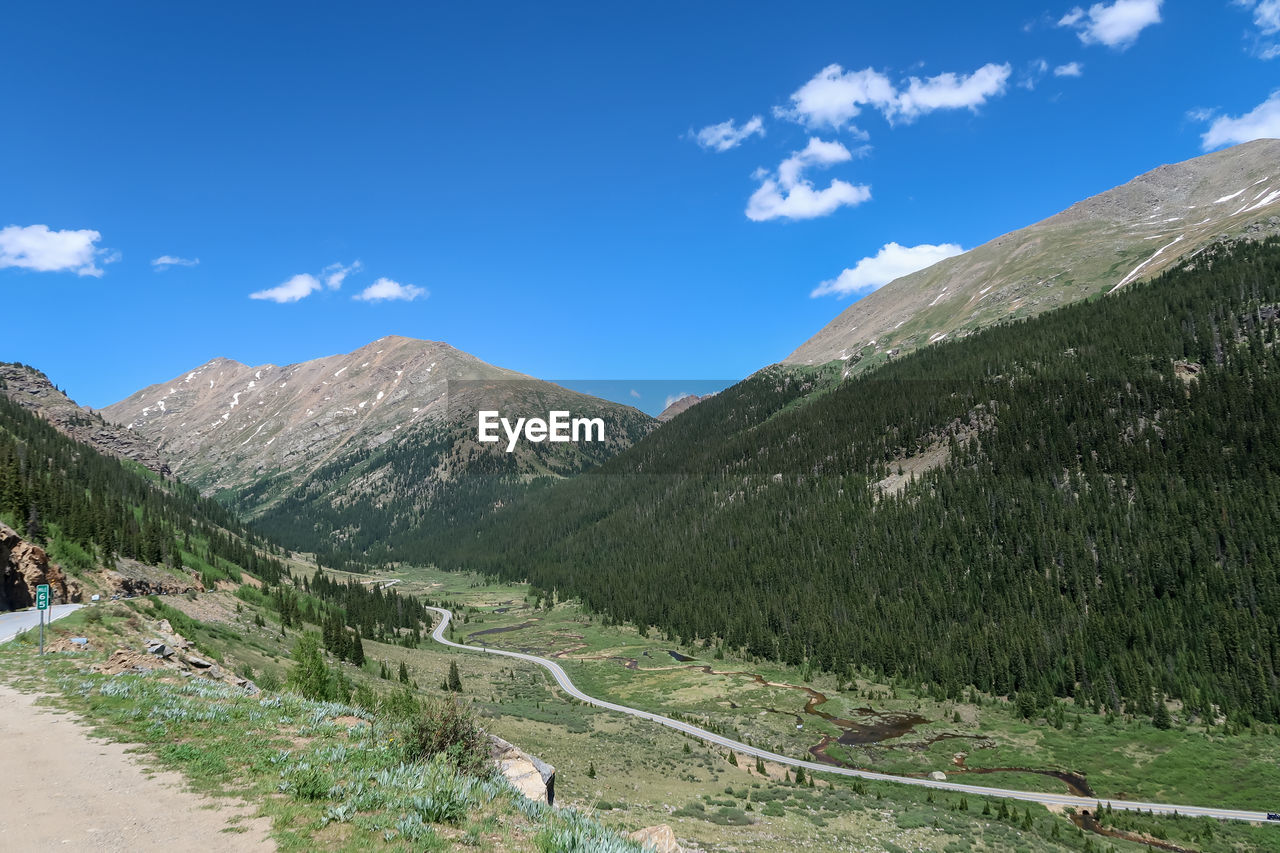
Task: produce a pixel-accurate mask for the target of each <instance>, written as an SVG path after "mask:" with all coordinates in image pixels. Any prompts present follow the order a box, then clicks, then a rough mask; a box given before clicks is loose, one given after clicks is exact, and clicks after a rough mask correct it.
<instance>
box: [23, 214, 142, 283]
mask: <svg viewBox="0 0 1280 853" xmlns="http://www.w3.org/2000/svg"><path fill="white" fill-rule="evenodd" d="M101 239H102V235H101V234H99V233H98V232H97V231H91V230H89V229H84V230H80V231H51V230H49V226H48V225H10V226H8V227H7V228H2V229H0V269H4V268H5V267H16V268H18V269H24V270H35V271H37V272H74V273H75V274H76V275H88V276H93V277H94V278H101V276H102V268H101V267H100V266H98V264H99V263H102V264H109V263H112V262H113V261H118V260H120V253H119V252H115V251H111V250H108V249H99V248H98V247H96V246H95V245H94V244H95V243H97V242H98V241H99V240H101Z"/></svg>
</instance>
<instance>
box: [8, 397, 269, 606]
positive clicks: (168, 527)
mask: <svg viewBox="0 0 1280 853" xmlns="http://www.w3.org/2000/svg"><path fill="white" fill-rule="evenodd" d="M0 519H4V520H5V521H7V522H8V523H9V524H11V525H13V526H14V527H15V529H17V530H18V531H19V532H20V533H24V534H25V535H26V537H27V538H28V539H31V540H33V541H35V542H37V543H39V544H43V545H46V546H48V548H49V550H50V554H51V556H52V557H53V558H54V559H55V560H56V561H58V562H60V563H63V564H64V565H65V566H66V567H68V568H72V569H77V570H88V569H91V568H94V567H96V566H101V565H110V564H111V563H112V562H113V561H114V559H115V558H116V557H128V558H132V559H136V560H139V561H141V562H143V563H147V564H149V565H156V566H159V565H167V566H169V567H170V568H174V569H183V568H189V569H194V570H196V571H198V572H200V573H201V574H202V575H203V576H204V579H205V582H206V584H207V585H211V584H212V583H214V582H216V581H217V580H219V579H222V578H232V579H234V580H237V581H238V580H239V575H238V573H239V571H241V570H243V571H248V572H251V573H253V574H254V575H256V576H258V577H259V578H262V579H263V580H266V581H268V582H274V581H276V580H277V579H278V578H279V577H280V575H281V573H282V571H283V567H282V565H281V563H280V561H279V560H278V559H276V558H274V557H271V556H266V555H265V554H264V551H269V550H271V548H272V546H271V545H270V544H269V543H268V542H266V541H265V540H263V539H261V537H259V536H258V535H257V534H255V533H253V532H251V531H249V530H247V529H246V528H245V527H244V526H243V525H242V524H241V523H240V522H239V521H238V520H236V518H235V517H234V516H233V515H231V513H229V512H228V511H227V510H226V509H225V508H224V507H222V506H221V505H220V504H218V503H216V502H215V501H212V500H207V499H205V498H202V497H200V495H199V494H198V493H197V492H196V490H195V489H193V488H191V487H189V486H186V485H184V484H182V483H179V482H177V481H172V480H162V479H161V478H160V477H159V476H158V475H155V474H153V473H151V472H148V471H146V469H144V468H143V467H142V466H141V465H138V464H135V463H130V462H124V461H121V460H119V459H115V458H112V457H108V456H104V455H102V454H100V453H98V452H97V451H96V450H94V449H92V448H90V447H88V446H87V445H84V444H80V443H79V442H76V441H73V440H72V439H70V438H68V437H67V436H65V435H63V434H62V433H60V432H58V431H57V430H56V429H55V428H54V427H53V426H51V425H50V424H48V423H46V422H45V421H43V420H41V419H40V418H38V417H36V416H35V415H33V414H31V413H30V412H28V411H27V410H25V409H23V408H22V407H20V406H18V405H17V404H16V403H14V402H12V401H11V400H9V399H8V398H7V397H2V396H0Z"/></svg>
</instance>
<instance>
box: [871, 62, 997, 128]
mask: <svg viewBox="0 0 1280 853" xmlns="http://www.w3.org/2000/svg"><path fill="white" fill-rule="evenodd" d="M1012 70H1013V69H1012V68H1010V67H1009V64H1008V63H1005V64H1004V65H996V64H995V63H987V64H986V65H984V66H982V67H981V68H979V69H978V70H977V71H975V72H973V73H972V74H970V75H968V76H964V75H957V74H953V73H951V72H947V73H946V74H939V75H938V76H936V77H929V78H927V79H924V80H921V79H919V78H918V77H912V78H911V80H910V82H909V83H908V85H907V88H906V89H905V90H904V91H902V92H900V93H898V97H897V98H896V99H895V101H894V114H896V115H899V116H901V117H902V118H903V119H905V120H906V121H912V120H914V119H915V118H917V117H918V116H921V115H923V114H925V113H930V112H933V111H934V110H955V109H961V108H965V107H967V108H969V109H977V108H978V107H980V106H982V105H983V104H985V103H986V102H987V99H988V98H992V97H994V96H996V95H1003V94H1004V91H1005V87H1006V86H1007V84H1008V82H1009V74H1010V72H1011V71H1012ZM892 117H893V116H892V115H890V116H889V118H891V119H892Z"/></svg>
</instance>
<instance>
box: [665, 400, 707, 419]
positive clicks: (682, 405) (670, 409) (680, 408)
mask: <svg viewBox="0 0 1280 853" xmlns="http://www.w3.org/2000/svg"><path fill="white" fill-rule="evenodd" d="M710 396H711V395H710V394H708V395H707V396H705V397H699V396H698V395H697V394H685V395H683V396H681V397H677V398H676V399H675V400H672V401H671V402H670V403H669V404H667V407H666V408H665V409H663V410H662V411H661V412H659V413H658V421H659V422H661V423H666V422H667V421H669V420H671V419H672V418H674V417H675V416H676V415H678V414H680V413H681V412H687V411H688V410H689V409H692V408H693V407H694V406H696V405H698V404H699V403H701V402H702V401H703V400H706V399H708V398H709V397H710Z"/></svg>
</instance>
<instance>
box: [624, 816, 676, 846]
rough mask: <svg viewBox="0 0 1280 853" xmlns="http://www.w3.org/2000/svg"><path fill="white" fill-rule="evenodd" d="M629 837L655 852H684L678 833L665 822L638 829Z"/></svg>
mask: <svg viewBox="0 0 1280 853" xmlns="http://www.w3.org/2000/svg"><path fill="white" fill-rule="evenodd" d="M628 838H630V839H631V840H632V841H634V842H636V843H637V844H639V845H640V846H641V847H643V848H644V849H645V850H652V851H653V853H682V850H681V847H680V844H679V842H677V841H676V834H675V833H674V832H672V831H671V827H669V826H667V825H666V824H665V823H660V824H658V825H657V826H646V827H645V828H644V829H637V830H636V831H635V832H633V833H631V835H629V836H628Z"/></svg>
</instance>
